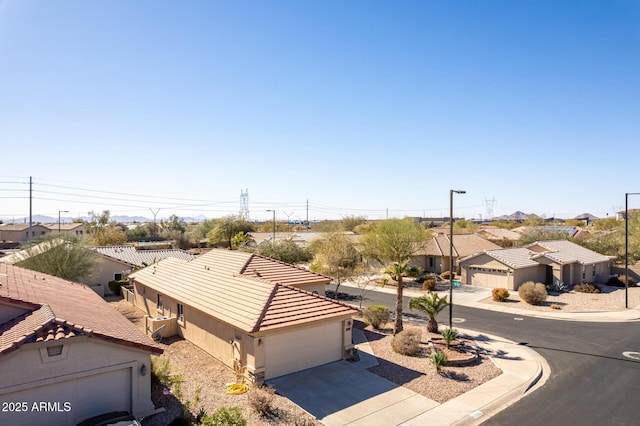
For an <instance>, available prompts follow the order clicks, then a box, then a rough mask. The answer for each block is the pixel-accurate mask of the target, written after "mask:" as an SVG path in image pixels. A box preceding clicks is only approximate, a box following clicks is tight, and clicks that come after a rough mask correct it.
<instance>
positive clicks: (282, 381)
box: [267, 361, 439, 426]
mask: <svg viewBox="0 0 640 426" xmlns="http://www.w3.org/2000/svg"><path fill="white" fill-rule="evenodd" d="M267 383H268V384H269V385H271V386H273V387H274V388H275V389H276V390H277V391H278V393H279V394H281V395H284V396H285V397H287V398H288V399H290V400H291V401H293V402H294V403H295V404H297V405H298V406H299V407H301V408H302V409H303V410H305V411H307V412H308V413H310V414H311V415H313V416H315V417H316V418H317V419H318V420H320V421H321V422H322V423H324V424H325V425H328V426H338V425H347V424H349V425H367V426H371V425H374V426H375V425H399V424H402V423H404V422H406V421H408V420H410V419H412V418H414V417H416V416H418V415H420V414H422V413H424V412H426V411H429V410H430V409H432V408H434V407H435V406H437V405H439V404H438V403H437V402H435V401H432V400H430V399H428V398H425V397H424V396H422V395H419V394H417V393H415V392H413V391H411V390H409V389H406V388H404V387H402V386H398V385H396V384H395V383H392V382H390V381H388V380H386V379H383V378H382V377H379V376H377V375H375V374H373V373H370V372H369V371H367V370H364V369H362V368H360V367H357V366H355V365H352V364H351V363H349V362H347V361H337V362H333V363H331V364H325V365H322V366H319V367H314V368H310V369H308V370H303V371H299V372H297V373H293V374H289V375H286V376H282V377H278V378H275V379H272V380H269V381H268V382H267Z"/></svg>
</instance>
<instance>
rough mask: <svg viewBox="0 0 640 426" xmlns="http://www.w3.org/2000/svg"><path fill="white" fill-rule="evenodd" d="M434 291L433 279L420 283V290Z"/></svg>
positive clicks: (434, 283)
mask: <svg viewBox="0 0 640 426" xmlns="http://www.w3.org/2000/svg"><path fill="white" fill-rule="evenodd" d="M435 289H436V280H435V279H433V278H429V279H426V280H424V281H423V282H422V290H424V291H434V290H435Z"/></svg>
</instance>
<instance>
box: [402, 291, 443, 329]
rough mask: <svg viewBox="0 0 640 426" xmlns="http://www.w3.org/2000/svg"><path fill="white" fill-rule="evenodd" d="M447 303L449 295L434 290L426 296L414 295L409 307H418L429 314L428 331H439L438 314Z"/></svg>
mask: <svg viewBox="0 0 640 426" xmlns="http://www.w3.org/2000/svg"><path fill="white" fill-rule="evenodd" d="M447 305H448V303H447V296H442V297H441V296H439V295H438V293H434V292H432V291H430V292H429V293H428V294H427V295H426V296H420V297H414V298H412V299H411V300H409V309H411V310H414V309H416V310H418V311H422V312H424V313H425V314H427V315H429V321H428V322H427V331H429V332H431V333H437V332H438V321H436V315H438V314H439V313H440V311H442V310H443V309H444V308H445V307H446V306H447Z"/></svg>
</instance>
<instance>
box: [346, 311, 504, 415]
mask: <svg viewBox="0 0 640 426" xmlns="http://www.w3.org/2000/svg"><path fill="white" fill-rule="evenodd" d="M358 323H359V324H360V326H363V324H362V323H360V322H359V321H358V322H356V324H355V326H358V325H359V324H358ZM411 328H418V329H419V330H422V342H421V345H420V346H421V351H420V353H419V354H418V355H417V356H405V355H400V354H398V353H396V352H394V351H393V349H392V348H391V341H392V339H393V331H392V329H391V328H388V329H383V330H373V329H371V327H366V328H364V332H365V335H366V336H367V340H369V345H370V346H371V349H372V350H373V353H374V354H375V355H376V357H377V358H378V362H379V365H378V366H376V367H372V368H369V371H371V372H372V373H375V374H377V375H379V376H381V377H384V378H385V379H387V380H390V381H392V382H394V383H396V384H398V385H401V386H404V387H406V388H408V389H411V390H412V391H414V392H416V393H419V394H421V395H423V396H425V397H427V398H429V399H432V400H434V401H437V402H439V403H443V402H446V401H448V400H450V399H452V398H455V397H457V396H459V395H461V394H463V393H465V392H467V391H469V390H471V389H473V388H475V387H476V386H479V385H481V384H483V383H485V382H487V381H489V380H491V379H493V378H495V377H497V376H499V375H500V374H501V373H502V372H501V370H500V369H499V368H497V367H496V366H495V365H494V364H493V362H491V360H490V359H489V358H488V357H487V356H486V354H483V353H479V354H478V357H477V359H476V360H475V361H473V362H472V363H470V364H468V365H465V366H446V367H444V368H443V371H442V374H438V373H437V372H436V369H435V367H434V366H433V365H432V364H431V362H430V361H429V354H430V353H431V348H430V346H429V345H428V343H427V342H429V340H430V339H433V338H436V337H440V335H439V334H431V333H428V332H427V331H426V327H425V325H424V322H423V323H415V322H411V321H404V329H405V330H408V329H411ZM441 329H442V327H441ZM454 343H463V344H464V347H465V348H467V351H465V352H464V353H460V352H457V351H456V350H455V349H453V346H452V349H445V348H444V346H440V345H438V347H436V348H435V349H438V350H442V351H444V352H445V353H446V354H447V357H448V358H449V359H450V360H452V361H453V360H456V359H466V358H468V357H469V355H470V353H471V354H473V353H474V352H475V351H474V352H469V349H470V347H474V346H476V345H475V342H473V341H472V340H469V339H468V338H466V337H465V336H461V337H460V338H459V339H457V341H456V342H454Z"/></svg>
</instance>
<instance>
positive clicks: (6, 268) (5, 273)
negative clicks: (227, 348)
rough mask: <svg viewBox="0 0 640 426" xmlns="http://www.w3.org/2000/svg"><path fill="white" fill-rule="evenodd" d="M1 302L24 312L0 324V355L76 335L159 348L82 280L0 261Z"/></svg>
mask: <svg viewBox="0 0 640 426" xmlns="http://www.w3.org/2000/svg"><path fill="white" fill-rule="evenodd" d="M2 304H4V305H10V306H14V307H19V308H22V309H24V310H26V311H28V312H25V313H23V314H22V315H19V316H18V317H16V318H13V319H11V320H9V321H6V322H5V323H4V324H2V325H0V354H2V353H6V351H11V350H14V349H17V347H19V346H20V345H22V344H24V343H27V342H29V341H32V340H33V341H48V340H57V339H65V338H71V337H74V336H77V335H87V336H89V337H96V338H99V339H103V340H108V341H112V342H115V343H118V344H122V345H125V346H132V347H136V348H138V349H142V350H146V351H150V352H154V353H162V349H161V348H160V347H159V346H158V345H156V344H155V343H154V342H153V341H152V340H151V339H150V338H149V337H148V336H147V335H145V334H144V333H143V332H142V330H139V329H138V327H136V326H135V325H133V324H132V323H131V322H129V320H127V319H126V318H125V317H123V316H122V315H121V314H120V313H119V312H118V311H116V310H115V309H114V308H112V307H111V306H109V304H108V303H106V302H105V301H104V300H102V298H101V297H100V296H98V295H97V294H96V293H95V292H94V291H93V290H91V289H90V288H88V287H86V286H84V285H82V284H77V283H72V282H70V281H66V280H63V279H61V278H57V277H54V276H51V275H46V274H41V273H39V272H34V271H31V270H28V269H24V268H19V267H17V266H12V265H6V264H0V309H2ZM29 339H31V340H29Z"/></svg>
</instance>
